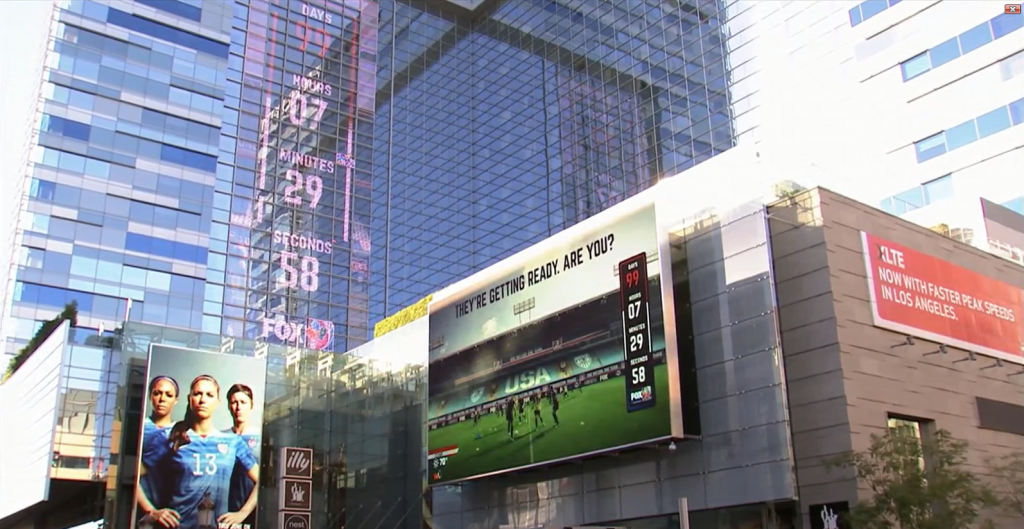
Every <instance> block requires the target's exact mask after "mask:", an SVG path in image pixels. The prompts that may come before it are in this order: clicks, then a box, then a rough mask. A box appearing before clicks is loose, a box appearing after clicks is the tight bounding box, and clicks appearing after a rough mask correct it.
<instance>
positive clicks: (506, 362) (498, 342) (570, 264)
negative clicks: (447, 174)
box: [427, 206, 674, 484]
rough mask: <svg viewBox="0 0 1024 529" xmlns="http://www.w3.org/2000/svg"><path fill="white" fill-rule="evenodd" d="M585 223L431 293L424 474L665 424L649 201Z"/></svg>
mask: <svg viewBox="0 0 1024 529" xmlns="http://www.w3.org/2000/svg"><path fill="white" fill-rule="evenodd" d="M587 225H588V224H586V223H585V224H584V225H581V226H579V228H580V229H573V230H569V231H567V232H565V233H563V234H561V235H559V236H558V237H557V239H558V240H559V244H557V246H554V247H552V248H551V249H550V250H549V251H545V252H544V254H543V255H541V256H538V257H535V258H531V259H529V262H528V263H526V264H525V265H522V264H520V265H509V266H507V267H506V268H507V269H506V270H503V272H504V273H501V274H499V275H500V279H498V280H495V281H492V282H490V283H488V284H480V285H478V286H477V287H476V288H473V289H470V290H468V291H465V292H464V293H462V294H460V295H456V296H452V297H448V298H446V299H444V300H442V301H438V302H435V303H434V304H433V305H431V307H430V316H429V318H430V347H431V350H430V366H429V397H428V406H429V409H428V433H427V439H428V456H427V458H428V468H429V481H430V483H431V484H437V483H447V482H453V481H461V480H466V479H472V478H474V477H481V476H485V475H490V474H494V473H499V472H504V471H509V470H514V469H520V468H525V467H529V466H533V465H538V464H544V463H551V462H555V461H559V460H564V459H569V458H573V457H577V456H582V455H586V454H593V453H597V452H602V451H607V450H613V449H616V448H620V447H624V446H629V445H634V444H641V443H646V442H651V441H655V440H660V439H666V438H669V437H671V436H672V433H673V432H672V424H671V411H670V409H671V402H672V400H673V399H672V397H671V395H672V394H673V393H674V391H673V389H672V388H671V387H670V383H669V373H668V362H669V359H668V358H667V356H666V348H665V325H664V318H663V317H662V296H661V277H660V272H659V262H658V246H657V238H656V232H655V222H654V209H653V206H646V207H643V208H642V209H639V210H636V211H634V212H633V213H631V214H629V215H626V216H623V217H618V218H616V219H615V220H614V221H613V222H610V223H607V224H604V225H600V224H594V223H589V226H590V227H589V228H588V227H586V226H587ZM512 259H513V260H515V259H516V258H515V257H514V258H512ZM496 266H498V267H502V266H503V264H502V263H499V264H498V265H496Z"/></svg>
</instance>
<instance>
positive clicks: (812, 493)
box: [769, 189, 1024, 527]
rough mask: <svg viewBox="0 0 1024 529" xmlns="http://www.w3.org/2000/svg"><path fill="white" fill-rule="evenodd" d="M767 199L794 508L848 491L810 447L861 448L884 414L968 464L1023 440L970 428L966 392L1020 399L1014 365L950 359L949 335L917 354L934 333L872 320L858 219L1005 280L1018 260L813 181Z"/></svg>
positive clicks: (1019, 274) (1021, 381) (956, 354)
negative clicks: (962, 446)
mask: <svg viewBox="0 0 1024 529" xmlns="http://www.w3.org/2000/svg"><path fill="white" fill-rule="evenodd" d="M769 211H770V212H771V214H772V221H771V233H772V246H773V256H774V263H775V270H776V277H777V279H778V297H779V319H780V327H781V330H782V345H783V351H784V359H785V369H786V378H787V384H788V388H789V400H790V405H791V422H792V425H793V445H794V453H795V461H796V467H797V482H798V490H799V493H800V498H801V503H802V504H803V508H804V509H805V510H806V507H807V505H811V504H816V503H825V502H830V501H842V500H848V501H851V502H852V501H853V500H855V499H856V497H857V494H858V490H857V486H856V483H855V480H854V479H853V476H852V474H851V473H849V472H842V471H834V470H833V471H828V470H827V469H825V468H824V466H823V465H822V459H823V458H827V457H829V456H832V455H835V454H838V453H841V452H843V451H845V450H850V449H854V450H863V449H865V448H867V447H868V445H869V443H870V438H869V437H870V434H881V433H884V432H885V429H886V422H887V419H888V416H889V414H896V415H904V416H910V417H915V418H920V419H928V420H931V421H934V423H935V427H936V428H943V429H946V430H949V431H950V432H952V434H953V435H954V436H955V437H957V438H960V439H964V440H966V441H968V442H969V443H970V447H971V448H970V455H969V460H970V464H971V465H972V466H976V468H975V470H977V471H978V472H980V473H984V472H985V469H984V460H985V459H986V458H987V457H990V456H994V455H999V454H1003V453H1006V452H1008V451H1010V450H1020V449H1022V448H1024V438H1022V437H1021V436H1019V435H1013V434H1009V433H1003V432H997V431H992V430H982V429H979V428H978V418H977V409H976V404H975V398H976V397H984V398H989V399H993V400H998V401H1003V402H1009V403H1013V404H1021V403H1024V377H1022V376H1020V375H1014V373H1016V372H1018V371H1020V370H1021V366H1018V365H1014V364H1009V363H1007V364H1005V365H1004V366H1002V367H997V366H995V361H994V360H992V359H989V358H986V357H983V356H980V355H979V356H977V360H976V361H974V362H970V361H966V362H958V363H954V361H956V360H961V359H963V358H967V356H968V355H967V353H966V352H964V351H962V350H958V349H955V348H952V347H950V348H949V349H948V350H949V353H948V354H947V355H941V354H938V355H930V356H924V354H925V353H928V352H931V351H935V350H937V349H938V344H937V343H934V342H929V341H926V340H921V339H918V340H916V344H915V345H912V346H905V347H896V348H893V347H892V346H893V345H896V344H898V343H900V342H902V341H904V340H905V336H904V335H902V334H899V333H895V332H891V331H888V330H885V329H881V328H877V327H874V326H873V324H872V316H871V306H870V302H869V297H868V283H867V278H866V273H865V265H864V256H863V251H862V249H861V239H860V230H864V231H867V232H869V233H872V234H874V235H877V236H879V237H882V238H885V239H888V240H891V241H893V242H895V243H898V244H901V245H905V246H907V247H909V248H913V249H916V250H918V251H922V252H924V253H927V254H930V255H933V256H935V257H938V258H940V259H944V260H947V261H949V262H951V263H953V264H956V265H958V266H962V267H964V268H967V269H970V270H973V271H975V272H978V273H981V274H984V275H987V276H989V277H992V278H994V279H997V280H1000V281H1004V282H1006V283H1008V284H1010V285H1015V286H1017V287H1022V286H1024V269H1022V268H1021V267H1019V266H1017V265H1015V264H1013V263H1010V262H1009V261H1005V260H1002V259H999V258H996V257H994V256H992V255H990V254H986V253H984V252H981V251H980V250H977V249H975V248H972V247H970V246H967V245H965V244H961V243H957V242H955V241H952V240H950V239H947V238H945V237H942V236H940V235H938V234H936V233H933V232H931V231H929V230H927V229H925V228H922V227H919V226H916V225H913V224H910V223H908V222H905V221H902V220H899V219H897V218H895V217H893V216H891V215H888V214H885V213H883V212H881V211H879V210H877V209H874V208H872V207H870V206H867V205H865V204H861V203H858V202H855V201H853V200H851V199H849V198H846V197H843V196H840V195H836V194H834V193H832V192H830V191H827V190H823V189H818V190H812V191H809V192H806V193H803V194H801V195H800V196H798V197H796V198H795V199H794V200H792V201H791V202H789V203H786V204H777V205H774V206H772V207H770V208H769ZM860 493H861V494H864V493H865V491H864V490H861V491H860ZM804 516H806V513H805V514H804ZM1003 521H1004V523H1005V524H1012V523H1013V522H1010V521H1009V520H1003ZM1017 523H1019V520H1018V522H1017ZM1006 526H1007V527H1010V526H1011V525H1006Z"/></svg>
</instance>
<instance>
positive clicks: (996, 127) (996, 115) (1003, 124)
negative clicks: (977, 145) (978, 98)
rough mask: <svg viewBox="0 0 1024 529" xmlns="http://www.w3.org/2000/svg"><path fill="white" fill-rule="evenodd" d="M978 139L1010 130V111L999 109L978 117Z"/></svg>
mask: <svg viewBox="0 0 1024 529" xmlns="http://www.w3.org/2000/svg"><path fill="white" fill-rule="evenodd" d="M977 122H978V139H981V138H987V137H989V136H991V135H993V134H995V133H997V132H1002V131H1004V130H1006V129H1008V128H1010V109H1009V108H1007V107H1000V108H997V109H995V110H993V111H992V112H989V113H987V114H983V115H981V116H978V119H977Z"/></svg>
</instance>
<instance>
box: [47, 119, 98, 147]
mask: <svg viewBox="0 0 1024 529" xmlns="http://www.w3.org/2000/svg"><path fill="white" fill-rule="evenodd" d="M43 129H44V130H46V131H47V132H52V133H54V134H60V135H61V136H67V137H68V138H74V139H76V140H82V141H89V132H90V131H91V130H92V127H90V126H89V125H86V124H85V123H79V122H77V121H71V120H70V119H64V118H61V117H57V116H51V115H49V114H44V115H43Z"/></svg>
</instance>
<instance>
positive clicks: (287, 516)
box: [278, 512, 311, 529]
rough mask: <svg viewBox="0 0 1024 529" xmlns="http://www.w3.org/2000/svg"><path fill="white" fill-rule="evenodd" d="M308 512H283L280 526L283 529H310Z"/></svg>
mask: <svg viewBox="0 0 1024 529" xmlns="http://www.w3.org/2000/svg"><path fill="white" fill-rule="evenodd" d="M309 518H310V516H309V513H308V512H281V514H280V522H279V524H278V525H279V526H280V527H281V529H309V528H310V525H311V524H310V520H309Z"/></svg>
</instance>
